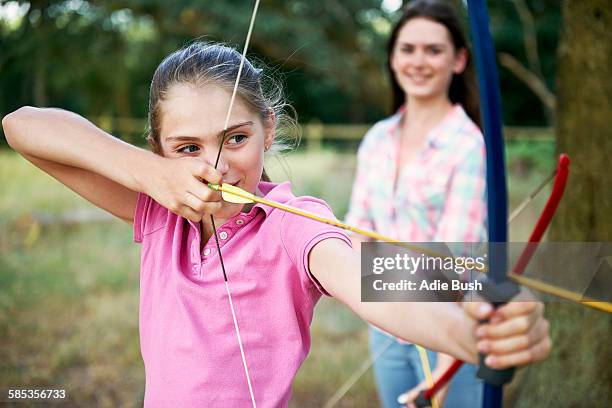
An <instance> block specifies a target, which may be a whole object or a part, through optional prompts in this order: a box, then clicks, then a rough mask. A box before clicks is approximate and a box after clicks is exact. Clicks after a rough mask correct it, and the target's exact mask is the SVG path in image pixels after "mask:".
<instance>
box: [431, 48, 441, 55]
mask: <svg viewBox="0 0 612 408" xmlns="http://www.w3.org/2000/svg"><path fill="white" fill-rule="evenodd" d="M428 51H429V53H430V54H431V55H437V54H439V53H441V52H442V50H441V49H440V48H430V49H429V50H428Z"/></svg>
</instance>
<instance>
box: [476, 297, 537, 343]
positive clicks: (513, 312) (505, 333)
mask: <svg viewBox="0 0 612 408" xmlns="http://www.w3.org/2000/svg"><path fill="white" fill-rule="evenodd" d="M502 307H503V308H505V309H504V310H503V311H501V312H500V311H498V310H496V311H495V312H494V313H493V315H492V317H491V320H490V321H489V322H488V323H485V324H481V325H479V326H478V327H477V328H476V337H477V338H484V337H487V338H501V337H509V336H515V335H519V334H524V333H527V332H528V331H529V330H531V328H532V327H533V326H534V324H535V323H536V322H537V321H539V320H541V319H542V315H543V311H544V306H543V305H542V304H541V303H539V302H515V303H512V304H507V305H504V306H502ZM500 309H501V308H500Z"/></svg>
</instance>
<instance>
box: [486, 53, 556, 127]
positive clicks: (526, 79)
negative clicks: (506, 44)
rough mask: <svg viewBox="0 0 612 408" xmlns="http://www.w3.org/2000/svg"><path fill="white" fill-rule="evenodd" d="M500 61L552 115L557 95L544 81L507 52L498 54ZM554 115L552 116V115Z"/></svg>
mask: <svg viewBox="0 0 612 408" xmlns="http://www.w3.org/2000/svg"><path fill="white" fill-rule="evenodd" d="M498 58H499V63H500V64H501V65H502V66H503V67H504V68H506V69H507V70H508V71H510V72H512V73H513V74H514V75H515V76H516V77H517V78H518V79H520V80H521V81H522V82H523V83H524V84H525V85H527V87H529V89H531V91H532V92H533V93H534V94H535V95H536V96H537V97H538V98H539V99H540V100H541V101H542V103H543V104H544V106H545V107H546V109H547V110H548V111H549V113H550V114H551V115H552V114H553V113H554V110H555V103H556V98H555V95H554V94H553V93H552V92H550V91H549V90H548V87H547V86H546V84H545V83H544V81H543V80H542V79H541V78H540V77H538V75H536V74H534V73H533V72H532V71H530V70H528V69H527V68H525V66H523V65H522V64H521V63H520V62H519V61H518V60H517V59H516V58H514V57H513V56H512V55H510V54H507V53H505V52H500V53H499V54H498ZM551 117H552V116H551Z"/></svg>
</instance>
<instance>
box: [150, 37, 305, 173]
mask: <svg viewBox="0 0 612 408" xmlns="http://www.w3.org/2000/svg"><path fill="white" fill-rule="evenodd" d="M240 59H241V55H240V53H239V52H238V51H236V50H235V49H234V48H231V47H228V46H226V45H223V44H219V43H214V42H203V41H196V42H194V43H192V44H190V45H188V46H187V47H185V48H182V49H180V50H177V51H175V52H173V53H172V54H170V55H169V56H167V57H166V58H165V59H164V60H163V61H162V62H161V63H160V64H159V66H158V67H157V69H156V70H155V74H154V75H153V80H152V81H151V89H150V91H149V115H148V123H147V131H146V138H147V142H148V143H149V145H150V146H151V149H152V150H153V152H155V153H157V154H161V143H160V125H161V116H162V114H163V101H164V100H165V98H166V95H167V94H168V91H169V89H170V88H171V87H172V86H173V85H175V84H181V83H187V84H192V85H195V86H198V85H202V84H206V83H212V84H215V85H218V86H221V87H225V88H226V89H227V90H228V91H230V92H231V90H232V88H233V86H234V82H235V80H236V76H237V75H238V67H239V65H240ZM237 96H238V97H239V98H240V99H241V100H242V101H244V102H245V103H246V104H247V106H248V107H249V108H250V109H251V110H252V111H253V112H256V113H258V114H259V116H260V118H261V120H262V122H263V123H264V125H265V126H274V128H275V132H276V136H275V139H274V143H273V145H272V146H271V150H272V151H273V152H274V151H282V150H285V149H289V148H291V147H292V145H293V144H294V143H295V144H297V143H298V141H299V134H298V133H297V132H294V130H295V129H296V125H295V123H296V122H295V119H294V118H293V117H292V116H291V114H287V113H285V110H289V111H290V113H293V108H291V106H290V105H289V104H287V103H286V102H285V100H284V97H283V91H282V86H281V84H280V83H279V82H278V81H275V80H274V79H273V78H271V77H269V76H266V75H265V74H264V72H263V69H260V68H256V67H255V66H254V65H253V64H252V63H251V62H250V61H249V60H248V59H245V62H244V66H243V70H242V74H241V76H240V83H239V84H238V88H237ZM293 133H295V134H293ZM292 139H295V140H293V142H294V143H291V142H292ZM262 179H263V180H264V181H270V180H269V178H268V176H267V174H266V171H265V170H264V171H263V174H262Z"/></svg>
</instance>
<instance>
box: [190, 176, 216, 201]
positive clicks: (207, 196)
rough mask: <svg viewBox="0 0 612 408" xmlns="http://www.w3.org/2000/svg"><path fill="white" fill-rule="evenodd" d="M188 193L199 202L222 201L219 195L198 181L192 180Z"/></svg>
mask: <svg viewBox="0 0 612 408" xmlns="http://www.w3.org/2000/svg"><path fill="white" fill-rule="evenodd" d="M189 192H190V193H191V194H193V195H194V196H196V197H197V198H198V199H200V200H201V201H205V202H211V201H212V202H220V201H221V200H222V198H221V193H220V192H219V191H215V190H213V189H211V188H209V187H208V186H207V185H206V184H204V183H203V182H201V181H199V180H194V181H193V183H191V184H190V186H189Z"/></svg>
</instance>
